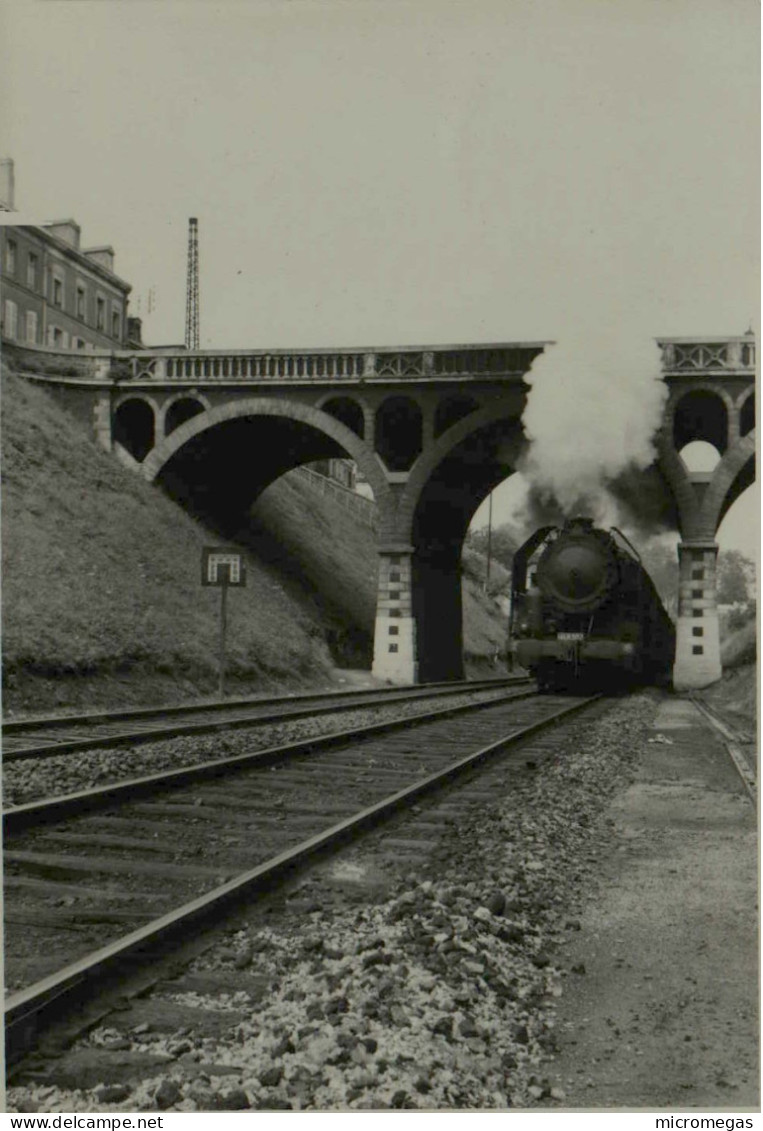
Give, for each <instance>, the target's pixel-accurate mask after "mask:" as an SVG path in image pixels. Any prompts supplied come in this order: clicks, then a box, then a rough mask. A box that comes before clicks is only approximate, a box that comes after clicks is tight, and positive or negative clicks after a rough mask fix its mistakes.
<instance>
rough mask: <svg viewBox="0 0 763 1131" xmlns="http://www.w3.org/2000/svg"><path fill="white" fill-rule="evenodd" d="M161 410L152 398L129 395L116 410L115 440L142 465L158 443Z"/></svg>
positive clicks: (122, 399)
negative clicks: (158, 422) (158, 424)
mask: <svg viewBox="0 0 763 1131" xmlns="http://www.w3.org/2000/svg"><path fill="white" fill-rule="evenodd" d="M158 414H159V409H158V406H157V403H156V401H155V400H154V398H153V397H150V396H141V395H138V394H129V395H127V396H124V397H120V399H119V401H118V402H117V405H116V408H115V410H114V426H113V438H114V440H115V441H116V443H118V444H121V446H122V447H123V448H124V449H125V451H127V452H129V453H130V455H131V456H132V457H133V459H135V460H137V461H138V463H141V462H142V461H144V460H145V459H146V457H147V456H148V453H149V452H150V451H151V450H152V448H153V447H154V444H155V441H156V431H157V427H156V424H157V419H158Z"/></svg>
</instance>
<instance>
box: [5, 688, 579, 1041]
mask: <svg viewBox="0 0 763 1131" xmlns="http://www.w3.org/2000/svg"><path fill="white" fill-rule="evenodd" d="M592 701H593V700H591V699H575V700H571V699H569V698H562V697H560V696H542V697H541V696H537V695H536V696H533V697H528V698H524V697H523V698H522V699H521V700H520V699H518V698H517V696H516V695H514V697H513V698H512V697H511V696H510V695H508V694H507V695H506V696H505V698H504V700H503V701H502V702H496V701H495V700H493V701H492V702H491V703H490V704H489V705H485V704H482V705H480V706H479V707H476V708H475V707H474V706H471V707H463V706H461V707H451V708H449V709H445V710H443V709H440V710H439V711H437V712H431V711H430V712H427V713H423V714H421V715H418V716H416V717H415V718H410V717H409V718H408V719H406V720H404V721H401V720H397V721H395V722H389V721H388V722H385V723H381V724H380V723H376V724H373V725H371V726H368V727H364V728H361V729H360V730H355V731H346V732H334V733H333V734H331V735H324V736H321V737H319V738H312V739H309V740H306V741H303V742H299V743H291V744H289V745H288V746H286V747H278V748H272V749H270V750H266V751H259V752H257V753H255V754H252V755H246V756H238V757H235V758H231V759H220V760H218V761H216V762H213V763H207V764H204V765H201V766H195V767H193V768H188V769H184V770H181V771H172V772H169V773H164V774H154V775H151V776H150V777H147V778H142V779H134V780H132V781H130V782H123V783H120V784H119V785H111V786H108V787H106V788H104V789H98V790H86V791H83V792H82V793H80V794H76V795H69V796H67V797H64V798H56V799H50V800H48V801H45V802H37V803H32V804H29V805H24V806H18V807H16V808H15V809H11V810H8V811H6V813H5V814H4V826H5V869H4V881H5V973H6V982H7V996H6V1053H7V1057H8V1059H9V1062H12V1061H15V1060H17V1059H18V1058H19V1057H21V1056H22V1055H23V1054H24V1052H25V1051H26V1050H28V1049H29V1048H30V1047H31V1046H33V1045H34V1044H35V1042H36V1041H37V1039H38V1037H39V1035H40V1034H41V1033H42V1031H43V1030H44V1029H45V1027H46V1026H47V1025H48V1024H51V1023H53V1022H54V1021H56V1020H57V1019H60V1018H61V1017H62V1016H68V1015H69V1014H70V1013H71V1012H72V1011H76V1009H77V1008H78V1006H79V1005H81V1004H82V1003H85V1002H87V1001H88V1000H89V999H91V998H92V997H93V996H94V995H98V994H101V993H103V992H104V990H108V988H109V987H111V988H112V990H113V989H114V988H117V987H118V986H119V984H120V981H121V980H123V979H124V978H125V977H126V974H127V972H131V971H134V970H135V969H136V968H138V967H140V966H141V965H142V964H145V963H151V962H153V961H154V960H155V958H156V957H157V955H159V954H162V953H164V952H166V950H167V949H168V948H169V947H171V946H172V945H174V944H177V943H178V942H181V941H185V940H187V939H188V937H189V935H190V934H191V933H192V932H193V931H195V930H198V929H200V928H201V927H202V926H203V925H204V924H205V923H206V922H209V921H210V920H211V921H216V920H217V919H218V918H219V916H220V914H221V913H223V911H224V910H225V909H227V908H230V907H231V906H232V905H234V904H235V903H236V901H240V900H241V899H242V898H245V897H247V896H249V895H251V894H252V893H255V892H258V891H262V890H267V889H268V888H269V887H271V886H273V885H274V884H276V883H278V882H279V880H281V879H282V878H283V877H284V876H285V875H288V874H291V873H292V872H293V871H294V869H295V868H297V867H299V866H300V865H303V864H305V863H306V862H307V861H310V860H312V859H313V858H314V857H315V856H316V855H317V854H319V853H321V852H324V851H326V850H327V849H329V848H331V847H333V846H335V845H337V844H339V843H342V842H344V841H347V840H348V839H350V838H352V837H353V836H354V835H356V834H357V833H359V832H360V831H362V830H364V829H366V828H368V827H369V826H372V825H375V824H377V823H379V822H380V821H382V820H384V819H385V818H387V817H389V816H391V815H393V814H395V813H397V812H399V811H400V810H401V808H404V807H406V806H407V805H409V804H410V803H411V802H413V801H414V800H415V799H416V798H418V797H421V796H423V795H424V794H426V793H428V792H429V791H431V790H434V789H436V788H437V787H438V786H441V785H443V784H445V783H448V782H451V781H453V780H454V779H456V778H457V777H458V776H459V775H460V774H463V773H465V772H468V771H470V770H473V769H474V767H475V766H478V765H479V764H481V763H482V762H483V761H485V760H486V759H488V758H489V757H490V756H492V755H494V754H497V753H498V752H500V751H503V750H506V749H511V748H513V747H515V746H516V745H517V744H518V743H521V742H522V740H523V739H526V738H529V737H531V736H533V735H535V734H537V732H538V731H539V730H541V729H544V728H546V727H549V726H551V725H553V724H555V723H558V722H560V721H562V720H563V719H565V718H566V717H568V716H569V715H571V714H573V713H574V712H577V711H579V710H580V709H581V708H583V707H585V706H587V705H588V704H589V703H591V702H592ZM125 930H126V931H127V933H123V932H124V931H125Z"/></svg>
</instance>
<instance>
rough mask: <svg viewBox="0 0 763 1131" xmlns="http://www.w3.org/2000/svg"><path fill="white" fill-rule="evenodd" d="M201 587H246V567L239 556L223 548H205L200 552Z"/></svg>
mask: <svg viewBox="0 0 763 1131" xmlns="http://www.w3.org/2000/svg"><path fill="white" fill-rule="evenodd" d="M201 584H202V585H222V586H227V585H238V586H243V585H246V566H245V565H244V563H243V561H242V560H241V554H237V553H235V551H232V550H229V549H227V548H226V547H225V546H205V547H204V549H203V550H202V552H201Z"/></svg>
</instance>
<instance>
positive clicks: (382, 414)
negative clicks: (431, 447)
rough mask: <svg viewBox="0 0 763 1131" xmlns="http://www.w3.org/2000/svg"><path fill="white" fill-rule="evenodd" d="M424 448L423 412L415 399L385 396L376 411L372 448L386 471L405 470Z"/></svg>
mask: <svg viewBox="0 0 763 1131" xmlns="http://www.w3.org/2000/svg"><path fill="white" fill-rule="evenodd" d="M423 446H424V413H423V411H422V408H421V405H420V404H419V401H418V399H417V398H416V397H412V396H410V394H406V395H405V396H402V395H400V394H396V395H394V396H391V397H386V398H385V400H383V401H382V402H381V404H380V405H379V407H378V408H377V410H376V417H375V420H374V448H375V449H376V451H377V452H378V453H379V456H380V457H381V459H382V460H383V461H384V466H385V467H386V468H387V470H388V471H391V472H393V473H394V472H396V471H408V470H409V468H411V467H412V466H413V464H414V463H415V462H416V459H417V458H418V456H419V455H420V454H421V451H422V448H423Z"/></svg>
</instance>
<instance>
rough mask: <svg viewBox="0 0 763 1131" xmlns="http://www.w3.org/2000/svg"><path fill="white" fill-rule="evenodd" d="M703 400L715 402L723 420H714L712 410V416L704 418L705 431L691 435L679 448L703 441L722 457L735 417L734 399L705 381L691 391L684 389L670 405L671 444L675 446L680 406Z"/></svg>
mask: <svg viewBox="0 0 763 1131" xmlns="http://www.w3.org/2000/svg"><path fill="white" fill-rule="evenodd" d="M705 398H707V399H708V400H709V399H710V398H712V400H713V401H715V402H717V404H718V405H719V406H720V407H719V409H718V410H717V411H718V412H720V411H721V410H722V411H723V414H724V416H723V420H722V421H720V420H716V418H715V415H714V414H715V411H716V410H715V409H713V410H712V412H713V415H712V416H710V415H708V416H706V417H705V423H706V424H707V429H706V431H705V432H704V433H703V434H702V435H691V436H690V437H688V438H686V439H685V440H684V444H682V445H681V446H682V447H683V446H685V445H687V444H689V443H691V442H692V441H694V440H705V441H706V442H707V443H710V444H712V445H713V446H714V447H715V448H716V449H717V451H718V452H719V454H721V455H723V453H724V452H725V451H726V450H727V449H728V445H729V442H730V439H731V422H732V420H733V419H734V417H735V408H734V399H733V397H732V396H731V395H730V393H728V392H726V390H724V389H719V388H717V387H716V386H713V385H711V384H709V383H708V382H706V381H703V382H700V383H698V384H697V385H696V386H692V388H691V389H684V390H683V391H682V392H681V395H680V396H678V397H676V399H675V400H674V401H673V402H672V404H671V405H670V437H671V441H672V442H673V444H675V442H676V441H675V432H676V422H677V417H678V415H679V412H680V410H681V406H682V405H683V404H684V403H685V402H692V401H697V400H699V401H700V403H701V402H702V400H703V399H705ZM705 403H707V400H706V401H705ZM716 425H718V434H717V435H714V432H715V429H716ZM716 441H717V443H716Z"/></svg>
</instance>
